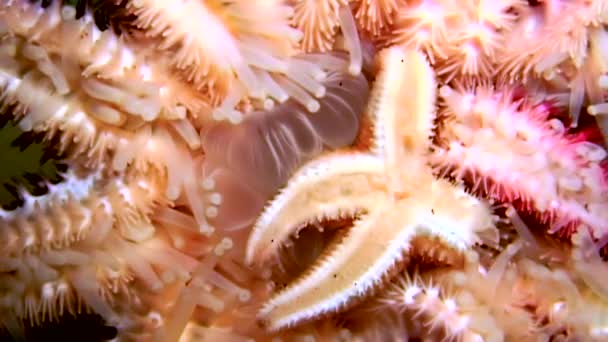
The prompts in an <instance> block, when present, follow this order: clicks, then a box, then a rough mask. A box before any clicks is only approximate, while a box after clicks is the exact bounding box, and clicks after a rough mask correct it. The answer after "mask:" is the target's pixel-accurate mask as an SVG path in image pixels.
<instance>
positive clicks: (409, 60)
mask: <svg viewBox="0 0 608 342" xmlns="http://www.w3.org/2000/svg"><path fill="white" fill-rule="evenodd" d="M378 62H379V63H380V66H379V67H380V71H379V74H378V76H377V78H376V82H375V84H374V90H373V91H372V94H371V97H370V103H369V105H368V113H369V115H370V116H371V120H372V124H373V139H374V145H373V147H372V148H373V150H374V152H376V153H378V154H379V155H381V156H383V157H384V158H385V161H386V164H387V171H388V172H389V173H390V174H393V175H395V174H397V172H395V171H396V170H397V169H398V168H399V167H400V165H398V160H402V158H403V156H404V155H405V154H406V153H407V152H415V153H424V151H426V150H427V149H428V146H429V137H431V135H432V130H433V126H434V125H433V121H434V120H435V98H436V88H437V86H436V82H435V77H434V74H433V69H432V68H431V66H430V65H429V63H428V61H427V60H426V57H424V55H423V54H422V53H420V52H418V51H415V50H405V49H402V48H401V47H392V48H388V49H385V50H383V51H381V52H380V54H379V57H378ZM392 178H394V177H392ZM391 183H393V185H394V186H397V188H398V189H399V188H401V186H399V184H395V183H398V181H397V180H395V181H391Z"/></svg>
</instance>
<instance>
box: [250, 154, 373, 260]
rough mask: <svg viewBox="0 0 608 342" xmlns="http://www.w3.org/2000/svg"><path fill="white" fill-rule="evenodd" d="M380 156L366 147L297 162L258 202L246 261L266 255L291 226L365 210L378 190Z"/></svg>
mask: <svg viewBox="0 0 608 342" xmlns="http://www.w3.org/2000/svg"><path fill="white" fill-rule="evenodd" d="M383 167H384V165H383V162H382V160H381V159H380V158H378V157H376V156H374V155H371V154H367V153H348V154H338V153H335V154H329V155H327V156H325V157H321V158H319V159H316V160H314V161H312V162H310V163H308V164H306V165H305V166H303V167H302V168H301V169H300V170H299V171H298V172H296V174H295V175H294V176H293V177H292V178H291V180H290V181H289V183H288V185H287V186H286V187H285V188H284V189H283V190H282V191H281V192H280V193H279V194H278V195H277V196H276V197H275V198H274V199H273V200H272V201H271V202H270V203H269V204H268V205H267V206H266V208H264V210H263V211H262V214H261V215H260V216H259V218H258V220H257V221H256V222H255V224H254V226H253V229H252V232H251V234H250V236H249V241H248V243H247V250H246V261H247V263H249V264H252V263H254V262H263V261H264V260H267V259H268V257H269V256H271V255H272V254H273V252H274V251H276V250H277V249H278V247H279V246H280V245H281V243H282V242H283V241H285V240H286V239H287V238H288V237H289V236H290V235H291V234H293V233H294V232H296V231H297V229H299V228H301V227H303V226H305V225H306V224H308V223H311V222H315V221H320V220H322V219H324V218H337V217H340V216H345V215H348V216H350V217H352V216H354V214H356V213H357V212H361V211H363V212H365V211H366V209H367V208H368V207H370V206H371V205H373V204H374V202H376V201H377V200H378V198H381V196H382V195H383V190H382V188H379V184H380V182H378V181H377V180H376V179H375V178H377V177H382V176H383V172H384V171H383V170H384V168H383Z"/></svg>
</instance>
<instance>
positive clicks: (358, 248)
mask: <svg viewBox="0 0 608 342" xmlns="http://www.w3.org/2000/svg"><path fill="white" fill-rule="evenodd" d="M388 203H390V202H384V204H388ZM382 204H383V202H382V201H380V202H378V206H377V207H375V208H373V209H372V210H371V211H370V212H369V214H367V215H362V216H361V217H360V219H359V220H358V221H356V222H355V224H354V225H353V227H352V228H351V229H349V230H348V232H346V233H345V234H344V235H342V236H341V237H339V238H338V240H336V241H335V243H334V244H333V245H332V246H329V247H328V248H327V251H328V252H327V253H325V254H324V256H322V257H321V258H320V259H319V260H320V261H318V262H317V263H316V264H315V266H313V267H312V268H311V269H310V270H309V271H308V272H306V273H305V274H304V275H303V276H302V277H300V278H299V279H298V280H296V281H295V282H293V283H292V284H291V285H290V286H289V287H287V288H286V289H285V290H284V291H282V292H279V293H278V294H277V295H276V296H274V297H273V298H271V299H270V300H269V301H268V302H267V303H266V304H265V305H264V306H263V308H262V309H261V310H260V312H259V318H260V319H261V320H262V321H263V322H264V324H266V325H267V328H268V329H270V330H278V329H282V328H285V327H290V326H293V325H296V324H298V323H300V322H302V321H307V320H310V319H314V318H316V317H319V315H323V314H327V313H333V312H336V311H338V310H341V309H344V308H345V307H346V306H347V305H349V304H351V302H352V300H353V299H356V298H361V297H362V296H364V295H366V294H369V293H371V290H373V289H374V288H376V287H377V286H378V285H379V284H381V283H382V282H383V281H385V280H386V278H387V277H388V276H390V271H391V270H395V269H396V266H397V264H398V263H399V262H400V261H401V260H402V258H403V257H404V255H405V251H406V250H407V249H408V248H409V243H408V242H409V241H410V239H411V238H412V236H413V233H414V229H413V226H412V225H413V223H414V222H415V215H416V213H415V211H411V210H407V213H405V212H404V213H401V215H406V216H407V215H412V216H411V221H410V222H411V224H410V225H409V226H405V227H403V228H399V226H398V225H397V224H393V217H391V216H393V215H392V213H391V211H388V210H383V209H382V207H381V206H382ZM393 213H394V212H393Z"/></svg>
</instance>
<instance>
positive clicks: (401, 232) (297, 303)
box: [246, 48, 493, 330]
mask: <svg viewBox="0 0 608 342" xmlns="http://www.w3.org/2000/svg"><path fill="white" fill-rule="evenodd" d="M379 58H380V59H381V63H382V65H381V71H380V74H379V77H378V80H377V81H376V83H375V86H374V87H375V89H374V92H373V93H372V98H371V99H370V103H371V105H370V109H369V110H370V114H371V115H372V116H373V118H372V124H373V126H374V128H373V130H374V142H373V144H374V145H373V148H372V151H370V152H342V153H334V154H329V155H326V156H323V157H319V158H316V159H314V160H313V161H311V162H310V163H307V164H305V165H304V166H303V167H302V168H301V169H300V170H299V171H298V172H296V173H295V174H294V176H293V177H292V178H291V180H290V182H288V184H287V186H286V187H285V188H284V189H283V190H282V191H281V193H280V194H279V195H278V196H276V197H275V198H274V199H273V200H272V201H271V202H270V203H269V204H268V206H267V207H266V208H265V209H264V211H263V212H262V214H261V216H260V218H259V219H258V221H257V222H256V224H255V225H254V228H253V231H252V233H251V236H250V238H249V242H248V246H247V252H246V260H247V261H248V262H250V263H260V262H262V261H264V260H268V258H269V257H270V256H272V255H273V253H274V251H276V249H277V248H278V246H279V245H280V244H281V243H283V242H284V241H285V240H286V239H287V238H288V236H289V235H290V234H291V233H293V232H294V231H295V230H297V229H298V227H301V226H302V224H305V223H307V222H312V221H314V220H319V219H320V218H323V217H338V216H344V215H348V216H352V215H356V216H357V220H356V221H355V223H354V224H353V227H352V228H350V229H349V231H348V232H347V233H345V234H343V236H340V237H339V238H338V239H337V241H336V242H335V244H334V245H332V246H331V249H330V250H328V252H327V253H326V254H324V255H322V256H321V258H320V261H319V262H318V263H316V264H315V265H313V266H312V268H311V269H310V270H309V271H307V272H305V273H304V275H303V276H302V277H300V278H299V279H297V280H296V281H295V282H293V283H292V284H291V285H290V286H288V287H287V288H286V289H284V290H282V291H279V292H278V294H276V295H275V296H273V297H272V298H271V299H270V300H269V301H268V302H267V303H266V304H265V305H264V306H263V307H262V309H261V311H260V317H261V318H262V319H264V320H267V323H268V324H269V328H270V329H272V330H276V329H280V328H284V327H289V326H292V325H294V324H297V323H299V322H301V321H306V320H310V319H313V318H315V317H317V316H318V315H321V314H325V313H330V312H335V311H338V310H342V309H343V308H344V307H346V306H347V305H349V304H350V302H351V301H352V300H353V299H355V298H357V297H360V296H362V295H364V294H366V293H369V292H370V291H371V290H372V289H373V288H374V287H376V286H378V285H379V284H381V283H382V281H383V279H384V278H385V277H387V276H388V275H389V274H390V271H391V269H393V268H394V267H395V266H396V265H397V264H398V263H399V262H400V261H401V260H402V258H403V255H404V254H407V252H408V250H409V248H410V242H411V240H412V239H413V238H414V237H416V236H419V235H422V236H426V235H429V236H432V237H437V238H438V239H439V240H440V241H441V242H443V243H445V244H446V246H448V248H454V249H456V250H466V249H467V248H469V247H470V246H471V245H472V244H473V243H474V242H475V241H476V240H477V239H478V237H477V234H478V232H480V231H482V230H485V229H492V227H493V223H492V216H491V213H490V212H489V211H488V208H486V207H485V206H484V204H483V203H480V202H477V200H475V199H473V198H472V197H470V196H468V195H467V194H466V193H465V192H463V191H462V190H461V189H458V188H457V187H453V186H452V185H451V184H449V183H448V182H445V181H441V180H435V179H433V177H432V175H431V174H430V172H429V169H427V167H426V166H425V165H420V164H419V162H420V161H419V159H416V158H417V157H418V158H419V157H420V153H421V152H422V151H424V149H421V146H419V145H417V144H422V146H424V141H426V140H427V139H426V138H424V137H425V136H429V135H430V128H431V127H432V118H431V117H432V115H433V107H432V103H433V101H434V87H435V83H434V82H433V74H432V71H431V70H430V68H429V66H428V64H426V60H425V59H424V57H423V56H421V55H420V54H417V53H415V52H403V51H401V50H400V49H399V48H392V49H390V50H388V51H384V52H381V54H380V57H379ZM406 85H407V86H411V85H414V86H415V87H416V88H415V89H418V88H420V91H417V90H414V91H415V92H416V97H415V98H410V97H406V98H405V99H404V98H401V96H400V94H401V91H400V90H402V89H404V87H405V86H406ZM401 108H408V109H409V111H411V112H410V113H407V112H406V113H404V112H401V110H402V109H401ZM404 126H405V127H404ZM406 127H407V128H409V127H411V128H413V129H414V131H413V132H412V131H410V130H407V129H404V128H406ZM420 137H422V138H423V139H422V140H419V139H420ZM407 138H411V139H407ZM404 142H406V144H404ZM407 143H410V145H408V144H407ZM406 151H407V152H406ZM407 153H412V154H413V157H409V158H408V157H407ZM405 164H408V167H410V171H412V172H409V173H408V174H404V173H402V172H399V171H398V170H399V168H400V167H402V165H405ZM420 189H424V190H422V191H421V190H420ZM311 198H312V199H314V200H312V201H311V200H310V199H311Z"/></svg>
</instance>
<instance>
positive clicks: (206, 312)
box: [0, 0, 608, 341]
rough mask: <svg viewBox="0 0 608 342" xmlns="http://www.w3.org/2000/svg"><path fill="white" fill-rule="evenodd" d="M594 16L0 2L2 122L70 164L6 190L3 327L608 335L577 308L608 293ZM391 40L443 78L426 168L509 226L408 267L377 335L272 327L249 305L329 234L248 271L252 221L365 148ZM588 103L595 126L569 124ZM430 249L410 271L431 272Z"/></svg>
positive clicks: (503, 8) (338, 327)
mask: <svg viewBox="0 0 608 342" xmlns="http://www.w3.org/2000/svg"><path fill="white" fill-rule="evenodd" d="M607 17H608V3H606V1H603V0H595V1H582V0H581V1H561V0H550V1H549V0H548V1H538V2H534V3H532V2H528V1H523V0H501V1H498V0H496V1H485V0H475V1H468V0H467V1H449V0H446V1H443V0H423V1H415V2H410V1H408V2H406V1H396V0H350V1H349V0H251V1H228V2H227V1H220V0H204V1H203V0H198V1H183V2H177V1H176V2H174V1H161V0H140V1H130V0H115V1H110V0H107V1H103V0H89V1H87V0H81V1H67V0H65V1H61V0H53V1H28V0H6V1H3V2H2V4H0V89H1V90H0V100H1V101H2V102H1V104H2V107H3V108H2V109H4V110H3V114H1V115H4V116H10V119H11V120H15V122H16V124H17V125H18V127H19V129H20V130H21V131H23V132H29V133H31V134H38V135H39V136H43V137H44V139H46V140H47V141H49V142H51V143H52V144H53V146H52V148H53V149H54V150H57V155H58V156H61V157H57V159H60V160H61V163H63V164H64V165H67V168H65V169H64V168H61V169H60V170H59V171H58V173H57V174H56V175H55V176H54V177H58V181H52V180H51V179H50V178H51V177H50V176H48V175H45V176H44V177H42V176H28V177H34V178H35V179H36V181H37V183H40V184H42V186H44V187H45V188H47V191H46V192H41V193H32V191H29V192H28V191H26V190H27V189H26V188H27V186H24V185H23V184H25V183H23V182H21V183H20V182H12V183H11V184H10V185H8V187H7V189H10V192H11V193H12V195H14V197H15V198H18V199H20V201H17V202H14V203H11V205H6V206H4V209H2V210H0V283H1V284H0V326H2V325H4V327H5V328H6V329H7V330H8V331H10V333H11V334H12V335H15V336H22V335H23V333H24V327H26V328H27V327H28V326H32V325H38V324H43V323H45V322H53V321H56V320H59V319H60V318H61V317H62V316H66V315H69V314H72V315H77V314H80V313H81V312H85V311H93V312H95V313H97V314H99V315H100V316H102V318H103V319H104V320H105V321H106V324H108V325H113V326H115V327H116V328H117V329H118V333H119V337H120V338H121V339H124V340H130V339H133V340H147V339H152V338H156V339H163V340H166V341H177V340H179V338H180V336H182V339H184V340H202V339H212V340H213V339H216V340H225V339H226V340H227V339H231V340H241V339H242V340H245V339H247V338H261V339H265V338H269V336H275V337H282V338H288V339H289V338H313V339H314V338H321V339H323V338H331V339H335V340H351V339H353V338H355V336H354V335H357V336H362V337H363V338H395V337H396V338H402V337H403V336H413V335H415V334H419V333H422V334H423V333H424V332H425V329H424V326H430V327H431V328H432V329H429V330H430V331H432V333H431V336H433V337H435V336H438V335H441V336H442V337H444V336H447V337H461V338H464V339H465V340H466V339H468V338H470V339H476V338H479V336H483V337H484V338H487V339H490V340H501V339H504V338H514V337H517V338H523V337H526V336H528V335H526V334H528V333H530V334H532V333H536V334H537V335H539V336H547V337H551V336H557V335H559V334H566V335H567V336H602V334H604V336H605V331H601V329H600V328H601V326H602V325H604V323H605V322H603V320H601V319H597V318H593V319H592V317H591V316H590V315H591V314H589V313H588V312H584V307H585V305H592V306H593V308H592V309H593V310H592V312H594V313H600V314H603V313H604V312H606V308H605V306H606V304H605V300H606V299H605V298H606V297H607V296H608V288H607V286H606V285H605V283H604V282H603V279H604V278H605V277H603V276H602V272H603V271H604V268H605V266H604V264H603V262H602V260H601V255H600V254H601V253H600V252H601V251H603V248H604V246H606V244H607V243H608V216H607V214H606V213H608V198H607V197H606V196H607V195H606V194H607V193H608V191H607V190H608V188H607V187H608V184H607V183H608V181H607V179H606V178H607V177H606V174H607V173H608V172H606V167H605V164H604V161H605V158H606V152H605V150H604V149H603V148H602V147H601V141H600V140H601V139H597V138H601V137H602V136H603V137H604V139H605V140H608V139H607V137H608V130H607V127H608V124H606V123H605V122H604V121H605V118H606V117H608V116H607V115H603V114H604V113H605V112H608V110H606V104H605V103H604V102H605V95H606V92H605V88H606V84H608V83H607V82H606V79H605V77H606V76H605V75H604V74H605V73H606V72H607V71H606V70H604V69H605V65H606V61H607V60H608V56H606V51H605V46H606V32H605V29H604V27H603V25H604V24H606V23H607V22H608V20H606V18H607ZM394 45H399V46H403V47H405V48H409V49H416V50H420V51H422V52H424V53H425V55H426V57H427V58H428V60H429V62H430V65H431V66H432V67H433V69H435V71H436V73H437V77H438V81H439V83H440V88H439V99H440V101H439V105H438V115H437V122H435V123H430V122H428V123H420V124H428V125H431V126H432V125H436V126H437V130H436V131H437V132H436V136H435V137H433V140H434V141H433V146H432V147H431V146H429V149H432V152H429V160H427V161H425V162H428V163H429V164H430V165H431V166H433V167H434V168H435V170H436V171H437V174H438V175H441V176H445V177H449V178H451V179H452V180H454V181H457V182H462V183H464V184H466V185H467V187H468V189H470V190H471V192H473V193H475V194H476V195H478V196H479V197H480V198H484V199H489V200H491V201H493V202H495V203H496V204H497V207H499V205H498V204H499V203H500V204H501V205H502V207H503V209H504V207H505V206H506V208H507V209H506V211H505V213H504V215H502V216H503V218H504V220H505V221H508V222H509V223H508V224H507V223H505V227H508V228H500V232H499V235H500V236H499V237H493V238H488V239H487V241H494V244H493V245H491V246H490V245H489V244H488V245H484V246H483V248H484V249H485V250H484V251H478V250H475V251H469V252H468V253H467V258H465V259H466V261H465V262H463V263H462V265H459V266H455V265H452V264H450V266H451V267H453V268H454V267H455V268H457V269H456V270H453V269H450V271H453V272H446V273H445V274H444V273H442V274H440V275H437V276H435V275H434V274H431V276H433V277H434V279H435V281H436V282H434V283H431V282H429V281H428V278H429V277H430V275H429V273H425V272H423V271H421V270H409V271H408V272H409V273H408V272H405V273H408V275H407V276H405V277H404V280H402V281H401V282H395V283H394V284H393V286H392V288H391V289H390V290H389V291H388V292H387V293H383V294H382V295H380V296H379V297H378V298H373V299H372V300H371V304H373V306H374V308H376V309H378V310H381V311H382V310H384V311H382V314H381V315H379V316H378V319H376V320H374V321H373V322H368V321H367V320H366V318H365V317H361V315H360V314H361V312H365V309H361V310H359V311H357V310H353V312H351V313H349V314H348V315H344V316H343V317H344V319H345V320H346V322H345V323H343V324H340V322H334V321H330V322H321V323H319V322H313V323H312V324H308V325H303V326H300V327H297V328H295V329H291V330H287V331H283V332H275V333H273V334H274V335H271V334H270V333H267V332H266V331H265V330H263V329H262V328H260V327H259V326H257V324H256V323H255V322H254V319H253V318H254V317H255V315H256V310H257V309H258V308H259V306H260V302H262V301H264V300H266V299H267V297H268V294H269V293H270V292H271V291H272V289H273V286H277V285H280V284H281V283H285V282H288V281H290V280H291V279H293V278H294V276H295V275H296V274H297V273H298V272H301V271H302V269H303V267H304V266H306V265H307V264H308V263H309V261H310V260H312V257H314V256H316V255H317V254H318V253H319V250H320V249H322V247H323V246H324V245H325V243H326V241H327V240H328V237H327V236H326V235H324V234H321V233H315V232H313V233H308V234H304V233H303V236H302V237H300V238H299V239H298V240H297V243H295V245H296V246H294V247H292V248H291V249H289V250H287V251H286V252H285V255H283V259H282V260H281V262H280V263H279V266H277V267H276V268H270V267H269V268H268V269H267V272H266V273H264V274H256V273H255V272H254V271H251V270H250V269H249V268H247V267H245V266H244V264H243V258H244V251H245V246H244V244H245V243H246V241H247V234H248V228H249V227H250V225H251V223H252V222H253V220H254V219H255V217H256V216H257V215H258V214H259V212H260V210H262V208H263V206H264V203H265V202H266V201H267V200H268V199H269V198H270V197H271V196H272V195H273V194H274V193H275V192H276V191H277V189H278V188H280V187H282V186H283V185H284V183H285V182H286V181H287V179H288V177H289V176H290V175H291V174H292V172H293V171H294V169H295V168H297V167H298V166H299V165H301V164H302V162H304V161H306V160H308V159H310V158H311V157H313V156H315V155H317V154H319V153H320V152H321V151H323V150H324V149H337V148H341V147H344V146H348V145H351V144H352V143H353V142H354V141H355V140H356V138H357V137H358V138H359V139H358V142H361V143H362V145H365V140H366V136H365V133H366V129H365V128H367V127H366V119H365V116H364V115H362V114H364V113H363V111H364V108H365V105H366V103H367V99H368V95H369V94H368V93H369V87H370V82H371V81H372V79H373V78H374V76H375V73H376V69H375V67H374V65H373V63H372V61H373V58H374V54H375V51H376V50H378V49H381V48H384V47H387V46H394ZM416 86H417V85H415V84H413V85H412V87H416ZM404 96H407V94H404ZM6 108H9V109H8V110H7V109H6ZM562 112H567V113H568V114H569V117H568V118H566V117H564V116H563V115H561V113H562ZM581 113H583V114H582V115H581ZM587 113H589V114H591V115H594V116H595V118H596V119H597V122H598V126H599V128H600V130H599V131H600V134H596V135H595V136H594V135H593V134H591V133H588V132H587V131H584V132H573V130H574V129H575V128H577V124H578V123H579V122H585V120H586V117H587ZM361 126H363V128H364V129H362V130H361V131H360V127H361ZM414 138H416V139H420V140H422V139H426V138H428V137H414ZM425 141H426V140H425ZM0 146H1V144H0ZM45 148H50V147H45ZM1 152H2V153H4V151H1ZM7 155H8V154H7ZM8 162H12V161H10V160H9V161H8ZM28 172H29V171H28ZM35 172H38V171H35ZM35 172H34V173H35ZM29 174H31V172H30V173H28V175H29ZM11 177H12V176H11ZM21 178H23V177H21ZM5 187H6V186H5ZM34 192H35V191H34ZM520 216H526V218H528V216H529V217H531V219H530V220H526V223H524V221H523V220H522V219H521V217H520ZM339 224H344V222H339ZM536 226H539V227H540V228H538V229H537V227H536ZM510 228H513V229H514V230H515V231H516V232H515V233H513V232H512V231H511V230H510ZM510 234H511V235H513V234H515V235H517V238H516V239H515V242H513V241H512V240H513V239H508V238H506V237H505V236H507V235H510ZM555 240H559V242H556V241H555ZM564 241H565V242H564ZM555 244H557V245H555ZM302 246H304V247H302ZM555 246H557V247H555ZM425 247H426V245H425V244H422V245H421V246H420V247H419V248H418V250H420V251H421V252H420V253H421V255H422V256H423V257H421V258H422V259H424V260H422V261H421V263H420V265H432V266H435V264H440V265H443V263H442V261H444V258H443V257H442V254H441V252H437V251H435V250H432V251H425ZM480 249H481V247H480ZM488 250H490V252H488ZM486 254H488V255H489V258H488V260H486V258H485V256H487V255H486ZM547 256H550V257H547ZM427 259H429V260H427ZM421 268H422V266H421ZM480 269H482V270H483V271H480ZM480 272H481V273H480ZM412 274H415V276H412ZM480 284H484V285H487V286H488V287H487V288H482V287H481V285H480ZM547 284H551V286H554V287H553V288H552V289H554V290H552V291H549V292H550V293H544V291H543V286H545V285H547ZM581 284H583V285H581ZM445 288H451V289H452V290H453V291H452V292H449V291H445ZM580 288H585V289H587V288H589V289H591V290H590V291H587V290H584V291H582V293H579V292H581V291H580V290H579V289H580ZM514 289H517V291H516V290H514ZM496 296H500V300H499V301H494V298H496ZM376 299H379V301H377V300H376ZM367 304H370V303H368V302H366V303H364V304H363V308H365V307H366V305H367ZM505 308H507V309H508V310H512V312H511V313H509V314H506V313H505V312H504V310H507V309H505ZM412 311H413V312H414V315H413V316H412V315H405V314H404V312H410V313H411V312H412ZM590 312H591V311H590ZM423 316H424V317H425V318H424V319H420V320H414V322H413V323H412V322H406V323H404V322H403V320H404V319H405V318H407V317H416V318H417V317H423ZM590 317H591V318H590ZM530 322H532V323H530ZM348 323H350V324H348ZM518 323H521V324H525V326H526V327H527V328H526V329H523V330H522V329H520V328H519V327H517V324H518ZM383 327H390V332H383ZM509 329H512V331H508V330H509ZM518 329H519V330H518ZM593 329H595V330H593ZM564 330H566V331H567V332H566V333H564V332H563V331H564ZM25 331H26V332H27V329H25ZM499 331H500V332H499ZM504 331H507V332H506V333H504ZM434 334H438V335H434ZM568 334H570V335H568Z"/></svg>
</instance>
